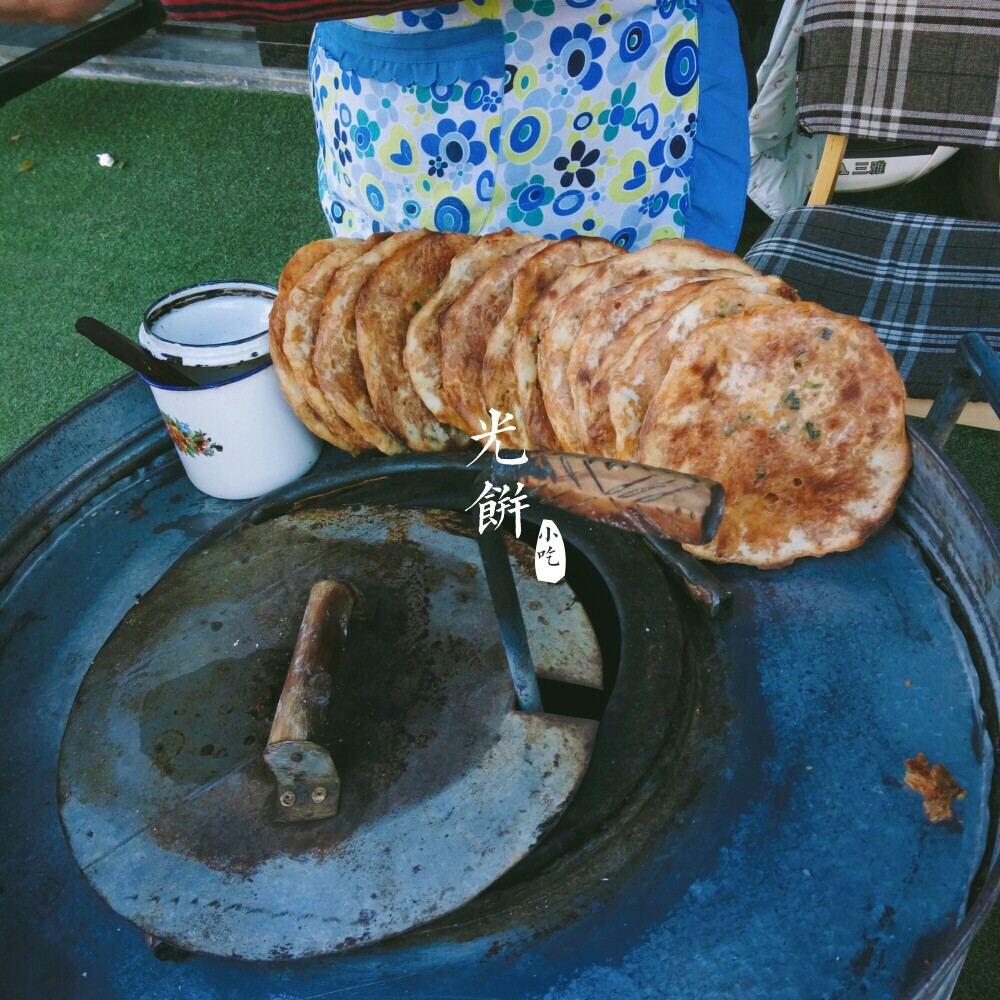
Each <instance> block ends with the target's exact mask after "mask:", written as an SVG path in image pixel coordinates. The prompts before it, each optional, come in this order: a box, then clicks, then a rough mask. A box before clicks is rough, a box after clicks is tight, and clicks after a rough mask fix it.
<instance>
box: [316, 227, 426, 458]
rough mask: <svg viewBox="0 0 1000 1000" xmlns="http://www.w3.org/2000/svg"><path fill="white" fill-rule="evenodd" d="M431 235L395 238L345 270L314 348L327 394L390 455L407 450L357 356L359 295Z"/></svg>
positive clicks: (335, 285) (327, 302) (340, 411)
mask: <svg viewBox="0 0 1000 1000" xmlns="http://www.w3.org/2000/svg"><path fill="white" fill-rule="evenodd" d="M426 236H427V233H425V232H422V231H410V232H405V233H396V234H395V235H394V236H390V237H389V238H388V239H387V240H384V241H383V242H381V243H379V244H378V245H377V246H374V247H372V248H371V249H370V250H368V251H367V252H366V253H364V254H362V255H361V256H360V257H358V258H357V259H356V260H354V261H352V262H351V263H350V264H347V265H345V266H344V267H342V268H340V269H339V270H338V271H337V273H336V274H335V275H334V277H333V280H332V281H331V283H330V287H329V289H328V290H327V294H326V298H325V299H324V302H323V313H322V316H321V318H320V323H319V331H318V333H317V336H316V343H315V344H314V346H313V353H312V367H313V371H314V372H315V373H316V379H317V380H318V382H319V385H320V388H321V389H322V390H323V395H324V396H325V397H326V399H327V400H328V401H329V403H330V405H331V406H332V407H333V408H334V410H336V412H337V413H338V414H339V415H340V417H341V419H343V420H345V421H346V422H347V423H348V424H349V425H350V426H351V427H352V428H353V429H354V431H355V433H357V434H359V435H360V436H361V437H362V439H363V440H364V441H366V442H367V443H368V444H369V445H370V446H371V447H373V448H378V450H379V451H381V452H382V453H383V454H386V455H395V454H398V453H399V452H401V451H405V450H406V449H405V446H404V444H403V442H402V441H400V440H399V438H398V437H396V435H395V434H393V433H392V431H391V430H390V429H389V427H387V426H386V424H385V423H384V422H383V421H382V420H381V419H380V418H379V416H378V414H377V413H376V412H375V407H374V406H373V405H372V400H371V396H370V395H369V392H368V386H367V384H366V383H365V372H364V368H363V366H362V364H361V357H360V355H359V354H358V338H357V324H356V322H355V309H356V306H357V301H358V295H359V294H360V292H361V289H362V288H363V287H364V285H365V282H367V281H368V279H369V277H371V274H372V272H373V271H374V270H375V268H376V267H378V266H379V264H381V263H382V262H383V261H386V260H388V259H389V258H390V257H392V255H393V254H394V253H396V252H397V251H399V250H401V249H402V248H403V247H406V246H409V245H411V244H413V243H416V242H419V241H420V240H423V239H425V238H426Z"/></svg>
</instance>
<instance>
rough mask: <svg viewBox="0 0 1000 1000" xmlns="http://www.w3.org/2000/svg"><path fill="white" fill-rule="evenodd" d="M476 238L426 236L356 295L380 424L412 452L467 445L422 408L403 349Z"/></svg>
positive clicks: (363, 358) (384, 266) (359, 332)
mask: <svg viewBox="0 0 1000 1000" xmlns="http://www.w3.org/2000/svg"><path fill="white" fill-rule="evenodd" d="M475 239H476V237H474V236H467V235H464V234H462V233H426V234H424V237H423V239H421V240H418V241H416V242H414V243H409V244H407V245H406V246H405V247H403V248H402V249H400V250H398V251H397V252H396V253H394V254H393V255H392V256H391V257H389V258H388V259H387V260H385V261H383V262H382V263H381V264H379V265H378V267H376V268H375V270H374V271H373V272H372V274H371V277H370V278H369V279H368V281H367V282H366V283H365V286H364V288H362V289H361V292H360V293H359V295H358V300H357V306H356V307H355V314H354V316H355V323H356V324H357V341H358V354H359V356H360V358H361V365H362V367H363V368H364V373H365V384H366V385H367V386H368V392H369V394H370V396H371V401H372V404H373V406H374V407H375V412H376V413H377V414H378V417H379V420H381V421H382V423H383V424H384V425H385V426H387V427H388V428H389V429H390V430H392V431H393V432H395V434H396V435H397V436H398V437H400V438H401V439H402V440H403V441H405V442H406V444H407V445H409V447H410V448H412V449H413V450H414V451H441V450H443V449H445V448H454V447H461V446H463V445H466V444H468V441H467V439H466V438H465V437H464V436H462V435H460V434H458V433H456V431H455V430H454V429H453V428H452V427H449V426H448V425H447V424H443V423H441V421H439V420H438V419H437V417H435V416H434V414H433V413H431V411H430V410H428V409H427V407H426V406H424V404H423V401H422V400H421V398H420V396H419V395H417V391H416V390H415V389H414V388H413V383H412V382H411V381H410V375H409V373H408V372H407V370H406V366H405V365H404V364H403V348H404V347H405V346H406V331H407V329H408V328H409V326H410V321H411V320H412V319H413V317H414V315H415V314H416V313H417V311H418V310H419V309H420V308H421V306H422V305H423V303H425V302H426V301H427V300H428V299H429V298H430V297H431V296H432V295H433V294H434V292H435V291H437V289H438V286H439V285H440V284H441V282H442V281H444V279H445V276H446V275H447V274H448V269H449V267H450V266H451V261H452V258H453V257H454V256H455V255H456V254H459V253H461V252H462V251H463V250H468V249H469V247H470V246H472V244H473V242H474V241H475ZM442 333H443V330H442Z"/></svg>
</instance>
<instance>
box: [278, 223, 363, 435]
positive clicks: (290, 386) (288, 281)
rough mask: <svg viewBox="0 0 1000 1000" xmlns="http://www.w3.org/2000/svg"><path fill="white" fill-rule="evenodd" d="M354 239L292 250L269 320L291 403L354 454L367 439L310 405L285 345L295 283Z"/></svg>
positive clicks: (312, 425)
mask: <svg viewBox="0 0 1000 1000" xmlns="http://www.w3.org/2000/svg"><path fill="white" fill-rule="evenodd" d="M354 242H356V241H354V240H347V239H329V240H314V241H313V242H312V243H307V244H306V245H305V246H304V247H301V248H299V249H298V250H297V251H296V252H295V253H294V254H292V257H291V259H290V260H289V261H288V263H287V264H286V265H285V267H284V269H283V270H282V272H281V277H280V278H279V279H278V294H277V296H276V297H275V300H274V303H273V304H272V306H271V315H270V319H269V321H268V335H269V341H270V355H271V361H272V363H273V364H274V371H275V374H276V375H277V376H278V383H279V385H280V386H281V391H282V392H283V393H284V396H285V399H286V400H287V401H288V404H289V406H291V408H292V409H293V410H294V411H295V415H296V416H297V417H298V418H299V419H300V420H301V421H302V422H303V423H304V424H305V425H306V427H308V428H309V430H311V431H312V432H313V434H315V435H316V436H317V437H319V438H322V439H323V440H324V441H328V442H329V443H330V444H332V445H334V446H335V447H337V448H340V449H341V450H343V451H346V452H349V453H350V454H352V455H356V454H358V452H359V451H360V450H361V448H362V446H363V442H362V441H361V440H360V439H359V438H358V437H357V436H356V435H354V434H353V433H351V432H350V429H349V428H347V429H344V428H343V427H342V426H339V425H338V428H337V429H332V428H330V427H327V425H326V424H325V423H324V422H323V420H322V418H321V417H320V415H319V414H318V413H317V412H316V411H315V410H314V409H313V408H312V407H311V406H310V405H309V401H308V399H307V398H306V394H305V391H304V389H303V388H302V386H300V385H299V383H298V381H297V380H296V378H295V375H294V373H293V371H292V367H291V365H290V364H289V363H288V358H287V357H286V356H285V350H284V346H283V345H284V339H285V318H286V313H287V311H288V296H289V294H290V293H291V291H292V290H293V289H294V287H295V285H296V284H297V283H298V282H299V281H300V280H301V279H302V278H303V276H304V275H305V274H306V273H307V272H308V271H309V270H310V269H311V268H312V267H313V266H314V265H315V264H317V263H318V262H319V261H320V260H322V259H323V257H324V256H326V254H327V253H329V252H332V251H333V250H335V249H337V247H343V246H348V245H351V244H353V243H354Z"/></svg>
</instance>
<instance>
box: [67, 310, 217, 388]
mask: <svg viewBox="0 0 1000 1000" xmlns="http://www.w3.org/2000/svg"><path fill="white" fill-rule="evenodd" d="M76 330H77V333H82V334H83V335H84V336H85V337H86V338H87V340H89V341H90V342H91V343H92V344H94V345H95V346H97V347H99V348H101V350H102V351H106V352H107V353H108V354H110V355H111V356H112V357H113V358H117V359H118V360H119V361H122V362H124V363H125V364H126V365H128V366H129V368H132V369H134V370H135V371H137V372H138V373H139V374H140V375H145V377H146V378H148V379H149V380H150V381H151V382H157V383H159V384H160V385H170V386H178V387H181V388H190V387H192V386H197V384H198V383H197V382H195V381H194V380H193V379H191V378H189V377H188V376H187V375H185V374H184V372H182V371H180V370H179V369H178V368H177V367H176V366H174V365H172V364H171V363H170V362H169V361H163V360H161V359H160V358H157V357H154V356H153V355H152V354H150V353H149V351H147V350H146V349H145V348H144V347H142V346H141V345H139V344H137V343H136V342H135V341H134V340H129V338H128V337H126V336H125V335H124V334H122V333H119V332H118V331H117V330H114V329H112V328H111V327H110V326H108V325H107V323H102V322H101V321H100V320H99V319H94V317H93V316H81V317H80V318H79V319H78V320H77V321H76Z"/></svg>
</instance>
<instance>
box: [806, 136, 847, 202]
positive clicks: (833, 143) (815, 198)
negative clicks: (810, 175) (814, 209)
mask: <svg viewBox="0 0 1000 1000" xmlns="http://www.w3.org/2000/svg"><path fill="white" fill-rule="evenodd" d="M846 149H847V136H846V135H828V136H827V137H826V142H825V143H824V145H823V155H822V156H821V157H820V160H819V170H817V171H816V180H815V181H813V186H812V191H810V192H809V200H808V201H807V202H806V204H807V205H827V204H829V202H830V198H831V197H833V189H834V188H835V187H836V186H837V174H838V173H839V171H840V164H841V162H842V161H843V159H844V151H845V150H846Z"/></svg>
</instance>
